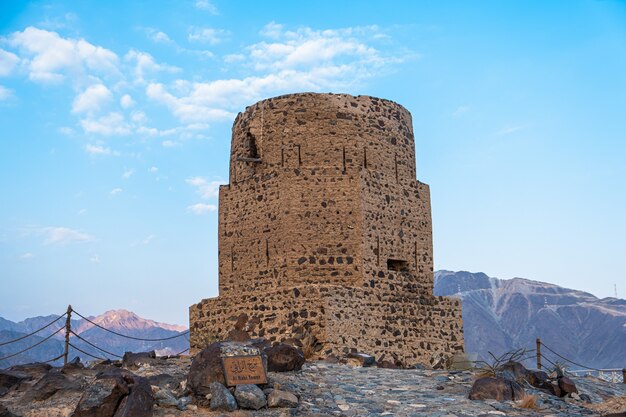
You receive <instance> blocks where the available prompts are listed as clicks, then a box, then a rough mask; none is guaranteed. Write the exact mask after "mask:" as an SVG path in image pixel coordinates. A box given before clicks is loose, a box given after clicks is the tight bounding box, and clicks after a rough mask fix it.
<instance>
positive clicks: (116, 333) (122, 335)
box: [72, 310, 189, 342]
mask: <svg viewBox="0 0 626 417" xmlns="http://www.w3.org/2000/svg"><path fill="white" fill-rule="evenodd" d="M72 311H73V312H74V313H76V315H77V316H79V317H81V318H82V319H84V320H85V321H87V322H89V323H91V324H93V325H94V326H96V327H98V328H100V329H102V330H105V331H107V332H109V333H112V334H114V335H117V336H120V337H125V338H126V339H132V340H139V341H143V342H162V341H164V340H171V339H176V338H177V337H181V336H184V335H186V334H189V330H187V331H184V332H182V333H179V334H177V335H174V336H170V337H162V338H158V339H149V338H142V337H135V336H128V335H125V334H122V333H118V332H116V331H113V330H111V329H107V328H106V327H103V326H101V325H99V324H98V323H95V322H93V321H91V320H89V319H88V318H87V317H85V316H83V315H82V314H80V313H79V312H78V311H76V310H72Z"/></svg>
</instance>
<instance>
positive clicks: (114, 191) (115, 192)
mask: <svg viewBox="0 0 626 417" xmlns="http://www.w3.org/2000/svg"><path fill="white" fill-rule="evenodd" d="M122 191H123V190H122V189H121V188H114V189H112V190H111V192H109V194H110V195H118V194H119V193H121V192H122Z"/></svg>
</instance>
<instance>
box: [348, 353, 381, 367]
mask: <svg viewBox="0 0 626 417" xmlns="http://www.w3.org/2000/svg"><path fill="white" fill-rule="evenodd" d="M346 358H348V364H353V365H356V366H362V367H364V368H365V367H369V366H374V365H375V364H376V358H375V357H373V356H370V355H367V354H365V353H359V352H350V353H348V354H347V355H346Z"/></svg>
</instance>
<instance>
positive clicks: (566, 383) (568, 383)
mask: <svg viewBox="0 0 626 417" xmlns="http://www.w3.org/2000/svg"><path fill="white" fill-rule="evenodd" d="M559 388H561V395H560V397H565V396H566V395H567V394H572V393H576V394H578V389H577V388H576V384H574V381H572V380H571V379H569V378H568V377H566V376H563V377H561V378H559Z"/></svg>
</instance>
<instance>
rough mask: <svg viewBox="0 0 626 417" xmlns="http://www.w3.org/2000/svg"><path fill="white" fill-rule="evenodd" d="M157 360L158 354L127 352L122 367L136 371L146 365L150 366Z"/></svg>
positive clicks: (152, 352)
mask: <svg viewBox="0 0 626 417" xmlns="http://www.w3.org/2000/svg"><path fill="white" fill-rule="evenodd" d="M155 360H156V352H155V351H154V350H151V351H150V352H137V353H135V352H126V353H124V357H123V359H122V366H124V367H125V368H130V369H136V368H140V367H142V366H145V365H150V364H152V363H153V362H154V361H155Z"/></svg>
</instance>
